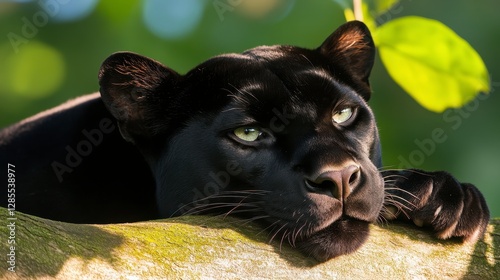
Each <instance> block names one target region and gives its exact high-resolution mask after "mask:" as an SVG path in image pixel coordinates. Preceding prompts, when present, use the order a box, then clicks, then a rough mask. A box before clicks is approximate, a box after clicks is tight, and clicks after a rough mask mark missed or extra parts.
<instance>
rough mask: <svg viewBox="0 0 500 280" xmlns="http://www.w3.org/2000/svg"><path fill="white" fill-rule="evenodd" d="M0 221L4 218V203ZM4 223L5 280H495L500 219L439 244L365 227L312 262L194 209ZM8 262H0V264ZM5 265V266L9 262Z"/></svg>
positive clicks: (408, 232) (416, 233)
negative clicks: (352, 244) (350, 246)
mask: <svg viewBox="0 0 500 280" xmlns="http://www.w3.org/2000/svg"><path fill="white" fill-rule="evenodd" d="M0 212H1V215H0V218H1V219H2V220H3V221H5V223H7V224H9V221H8V220H7V218H9V217H12V216H8V214H7V210H5V209H3V208H2V209H0ZM15 218H17V220H15V228H12V227H10V228H9V227H6V226H1V227H0V235H1V236H2V238H1V240H2V244H1V246H0V250H1V254H2V255H3V256H4V258H5V256H6V254H8V253H10V252H11V249H12V248H10V246H11V245H9V244H8V243H7V238H8V237H9V236H13V235H14V237H15V241H16V244H15V246H16V247H15V250H14V252H15V262H16V263H15V272H10V271H8V270H7V269H4V270H2V271H0V278H2V279H30V278H31V279H32V278H41V277H48V278H57V279H82V278H86V279H96V278H99V279H100V278H103V279H106V278H108V279H115V278H120V277H124V278H125V276H127V277H134V276H135V277H136V278H137V279H146V278H160V279H161V278H163V279H181V278H182V279H193V278H194V279H198V278H201V277H203V276H204V277H210V278H213V279H234V278H238V279H248V278H264V279H268V278H273V279H334V278H335V279H347V278H349V279H357V278H358V279H381V278H387V279H409V278H412V279H413V278H415V277H417V278H419V277H423V278H428V279H435V278H436V277H437V278H452V279H459V278H478V279H500V219H495V220H492V221H491V223H490V225H489V227H488V232H487V235H486V236H485V238H484V240H482V241H479V242H478V243H476V244H466V245H462V244H460V243H458V242H457V241H439V240H436V239H435V238H433V237H432V236H430V235H429V234H428V233H427V232H425V231H423V230H420V229H417V228H414V227H412V226H406V225H397V224H393V225H387V226H372V227H371V232H372V233H371V237H370V238H369V240H368V242H367V243H366V244H365V245H364V246H363V247H362V248H361V249H360V250H358V251H357V252H356V253H353V254H351V255H347V256H341V257H338V258H336V259H333V260H330V261H328V262H326V263H321V264H318V263H317V262H315V261H314V260H313V259H311V258H308V257H305V256H303V255H302V254H300V253H299V252H298V251H297V250H295V249H293V248H291V247H290V246H289V245H287V244H285V243H286V241H284V242H283V244H280V240H278V241H276V242H273V243H271V244H269V243H268V239H269V236H267V234H266V233H265V231H263V230H262V229H261V228H259V227H258V226H256V225H254V224H251V223H247V222H245V221H242V220H238V219H233V218H225V219H222V218H214V217H207V216H192V217H181V218H175V219H168V220H164V221H151V222H143V223H131V224H116V225H77V224H67V223H61V222H55V221H50V220H45V219H41V218H36V217H32V216H28V215H24V214H22V213H17V212H16V213H15ZM3 265H4V266H5V265H6V263H5V261H4V262H3ZM8 265H9V264H8V263H7V266H8Z"/></svg>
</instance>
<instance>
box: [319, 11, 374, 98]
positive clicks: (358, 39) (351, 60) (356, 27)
mask: <svg viewBox="0 0 500 280" xmlns="http://www.w3.org/2000/svg"><path fill="white" fill-rule="evenodd" d="M319 51H320V52H321V53H322V54H324V55H326V56H327V57H329V58H330V59H332V61H335V62H336V63H338V64H339V65H344V67H346V69H347V71H349V74H350V75H352V76H353V77H354V78H356V80H357V81H359V82H361V83H363V84H364V86H365V87H366V89H367V91H366V92H361V93H360V94H362V95H363V96H364V97H365V99H367V100H368V99H369V97H370V84H369V81H368V78H369V76H370V72H371V70H372V67H373V62H374V60H375V44H374V43H373V39H372V36H371V34H370V31H369V30H368V27H366V25H365V24H364V23H362V22H360V21H350V22H347V23H345V24H343V25H342V26H340V27H339V28H338V29H337V30H335V31H334V32H333V33H332V34H331V35H330V36H329V37H328V38H327V39H326V40H325V41H324V42H323V44H322V45H321V46H320V47H319ZM363 91H365V90H363Z"/></svg>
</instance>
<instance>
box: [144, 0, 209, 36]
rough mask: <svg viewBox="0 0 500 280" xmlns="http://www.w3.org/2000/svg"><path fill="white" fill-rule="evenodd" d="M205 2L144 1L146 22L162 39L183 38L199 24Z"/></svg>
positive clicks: (191, 0) (175, 0) (186, 0)
mask: <svg viewBox="0 0 500 280" xmlns="http://www.w3.org/2000/svg"><path fill="white" fill-rule="evenodd" d="M205 3H206V1H204V0H182V1H179V0H147V1H145V2H144V10H143V19H144V23H145V24H146V26H147V28H148V29H149V30H150V31H151V32H152V33H153V34H154V35H156V36H158V37H160V38H162V39H177V38H181V37H184V36H186V35H188V34H189V33H191V32H192V31H193V30H194V29H195V28H196V27H197V26H198V23H199V22H200V20H201V18H202V16H203V10H204V7H205Z"/></svg>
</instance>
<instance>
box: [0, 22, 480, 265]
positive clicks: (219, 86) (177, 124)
mask: <svg viewBox="0 0 500 280" xmlns="http://www.w3.org/2000/svg"><path fill="white" fill-rule="evenodd" d="M374 56H375V47H374V44H373V41H372V38H371V35H370V33H369V31H368V29H367V28H366V26H365V25H364V24H363V23H361V22H357V21H353V22H348V23H346V24H344V25H342V26H340V27H339V28H338V29H337V30H336V31H335V32H333V34H331V35H330V36H329V37H328V38H327V39H326V40H325V41H324V42H323V43H322V44H321V46H319V47H318V48H316V49H304V48H300V47H295V46H286V45H278V46H261V47H256V48H253V49H250V50H248V51H245V52H243V53H241V54H224V55H220V56H216V57H213V58H211V59H209V60H207V61H206V62H203V63H201V64H200V65H198V66H196V67H194V68H193V69H192V70H191V71H189V72H188V73H187V74H185V75H181V74H178V73H177V72H175V71H174V70H172V69H170V68H168V67H165V66H163V65H162V64H160V63H159V62H156V61H154V60H152V59H149V58H146V57H143V56H140V55H137V54H133V53H129V52H120V53H115V54H112V55H111V56H110V57H108V58H107V59H106V60H105V61H104V62H103V64H102V66H101V69H100V71H99V85H100V95H99V94H92V95H88V96H84V97H80V98H77V99H75V100H73V101H70V102H68V103H66V104H63V105H61V106H59V107H56V108H54V109H52V110H49V111H46V112H42V113H40V114H38V115H36V116H34V117H31V118H28V119H26V120H24V121H21V122H19V123H17V124H14V125H12V126H10V127H7V128H5V129H3V130H2V131H1V132H0V152H1V160H2V164H4V165H7V164H12V165H14V166H15V170H16V189H15V198H16V204H15V208H16V209H17V210H19V211H22V212H25V213H28V214H32V215H37V216H40V217H44V218H49V219H53V220H59V221H65V222H73V223H115V222H134V221H141V220H149V219H158V218H166V217H172V216H177V215H182V214H216V215H217V214H218V215H236V216H238V217H241V218H243V219H246V220H248V221H255V222H258V223H261V224H262V225H263V227H264V228H266V229H267V230H268V231H269V233H270V238H271V239H278V240H281V241H287V242H289V243H290V244H291V245H292V246H296V247H298V248H299V249H300V250H302V252H304V253H305V254H306V255H308V256H312V257H314V258H316V259H317V260H319V261H325V260H328V259H330V258H333V257H335V256H338V255H341V254H346V253H350V252H353V251H355V250H356V249H357V248H359V247H360V246H361V245H362V244H363V242H364V241H365V240H366V238H367V236H368V230H369V224H370V223H374V222H380V221H388V220H393V219H402V220H408V221H412V222H414V223H415V224H417V225H419V226H426V227H428V228H429V229H430V230H432V231H434V232H435V233H436V235H437V237H439V238H442V239H445V238H451V237H455V238H461V239H463V240H465V241H475V240H477V239H478V238H480V237H481V236H482V234H483V233H484V231H485V228H486V226H487V223H488V220H489V211H488V207H487V205H486V203H485V200H484V198H483V196H482V194H481V193H480V192H479V191H478V189H477V188H476V187H475V186H473V185H471V184H466V183H460V182H458V181H457V180H456V179H454V177H452V176H451V175H450V174H448V173H446V172H427V171H422V170H416V169H410V170H386V171H382V170H381V168H382V161H381V149H380V141H379V135H378V131H377V127H376V123H375V118H374V115H373V112H372V110H371V109H370V107H369V106H368V105H367V101H368V100H369V99H370V95H371V90H370V85H369V80H368V79H369V75H370V72H371V69H372V66H373V63H374ZM6 196H7V192H6V191H5V196H4V197H6ZM1 205H2V206H4V207H7V204H6V201H5V200H2V203H1Z"/></svg>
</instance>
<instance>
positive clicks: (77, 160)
mask: <svg viewBox="0 0 500 280" xmlns="http://www.w3.org/2000/svg"><path fill="white" fill-rule="evenodd" d="M115 129H116V125H115V124H114V123H113V121H112V120H111V119H108V118H103V119H101V121H100V122H99V127H98V128H94V129H91V130H86V129H83V130H82V132H81V133H82V135H83V136H84V138H83V139H82V140H81V141H79V142H78V143H77V144H76V145H75V147H71V146H69V145H67V146H66V147H65V150H66V151H67V154H66V157H65V162H64V163H60V162H58V161H53V162H52V164H51V166H52V170H53V171H54V173H55V175H56V176H57V179H58V180H59V183H61V182H62V181H63V175H64V174H65V173H71V172H73V170H74V168H76V167H78V166H79V165H80V164H81V163H82V161H83V159H84V157H87V156H89V155H90V154H91V153H92V151H93V149H94V148H95V147H97V146H99V145H100V144H101V143H102V142H103V140H104V136H105V135H106V134H109V133H111V132H113V131H114V130H115Z"/></svg>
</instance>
